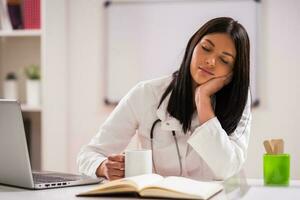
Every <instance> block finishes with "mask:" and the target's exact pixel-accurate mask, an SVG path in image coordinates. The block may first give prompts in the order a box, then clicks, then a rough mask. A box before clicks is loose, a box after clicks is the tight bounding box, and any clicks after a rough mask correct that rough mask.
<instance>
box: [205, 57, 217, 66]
mask: <svg viewBox="0 0 300 200" xmlns="http://www.w3.org/2000/svg"><path fill="white" fill-rule="evenodd" d="M205 62H206V64H207V65H208V67H214V66H215V65H216V59H215V58H214V57H210V58H207V59H206V61H205Z"/></svg>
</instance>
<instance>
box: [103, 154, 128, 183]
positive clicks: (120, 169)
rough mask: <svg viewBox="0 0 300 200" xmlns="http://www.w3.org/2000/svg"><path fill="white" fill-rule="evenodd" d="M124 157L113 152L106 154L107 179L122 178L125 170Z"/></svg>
mask: <svg viewBox="0 0 300 200" xmlns="http://www.w3.org/2000/svg"><path fill="white" fill-rule="evenodd" d="M124 160H125V158H124V155H122V154H118V155H116V154H114V155H110V156H108V159H107V162H106V163H105V166H106V170H107V178H108V180H116V179H120V178H124V175H125V172H124V169H125V161H124Z"/></svg>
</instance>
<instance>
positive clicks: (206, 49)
mask: <svg viewBox="0 0 300 200" xmlns="http://www.w3.org/2000/svg"><path fill="white" fill-rule="evenodd" d="M202 49H203V50H204V51H207V52H209V51H210V49H209V48H207V47H205V46H202Z"/></svg>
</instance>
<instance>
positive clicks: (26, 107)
mask: <svg viewBox="0 0 300 200" xmlns="http://www.w3.org/2000/svg"><path fill="white" fill-rule="evenodd" d="M21 110H22V111H23V112H41V111H42V108H41V106H30V105H26V104H21Z"/></svg>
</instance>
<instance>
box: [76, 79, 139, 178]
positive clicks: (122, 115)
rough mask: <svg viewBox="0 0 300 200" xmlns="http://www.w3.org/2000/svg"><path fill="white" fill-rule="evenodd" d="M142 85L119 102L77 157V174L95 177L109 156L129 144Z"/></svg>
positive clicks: (134, 130) (134, 127)
mask: <svg viewBox="0 0 300 200" xmlns="http://www.w3.org/2000/svg"><path fill="white" fill-rule="evenodd" d="M142 87H143V86H142V84H138V85H137V86H135V87H134V88H133V89H131V90H130V91H129V93H128V94H127V95H126V96H125V97H124V98H123V99H122V100H121V101H120V102H119V104H118V105H117V107H116V108H115V109H114V111H113V112H112V113H111V114H110V116H109V117H108V118H107V120H106V121H105V122H104V123H103V125H102V126H101V127H100V130H99V132H98V133H97V134H96V135H95V136H94V137H93V138H92V140H91V141H90V143H89V144H88V145H86V146H84V147H82V148H81V150H80V152H79V154H78V156H77V164H78V167H79V172H80V173H82V174H86V175H88V176H93V177H95V176H96V170H97V168H98V167H99V165H100V164H101V163H102V162H103V161H104V160H105V159H107V157H108V156H109V155H111V154H119V153H122V151H124V149H125V148H126V147H127V145H128V144H129V142H130V140H131V138H132V137H133V136H134V134H135V132H136V129H137V127H138V118H137V116H139V115H138V113H137V110H138V108H137V107H138V105H139V102H141V100H140V99H141V98H142V97H141V93H142V92H141V90H142Z"/></svg>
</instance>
